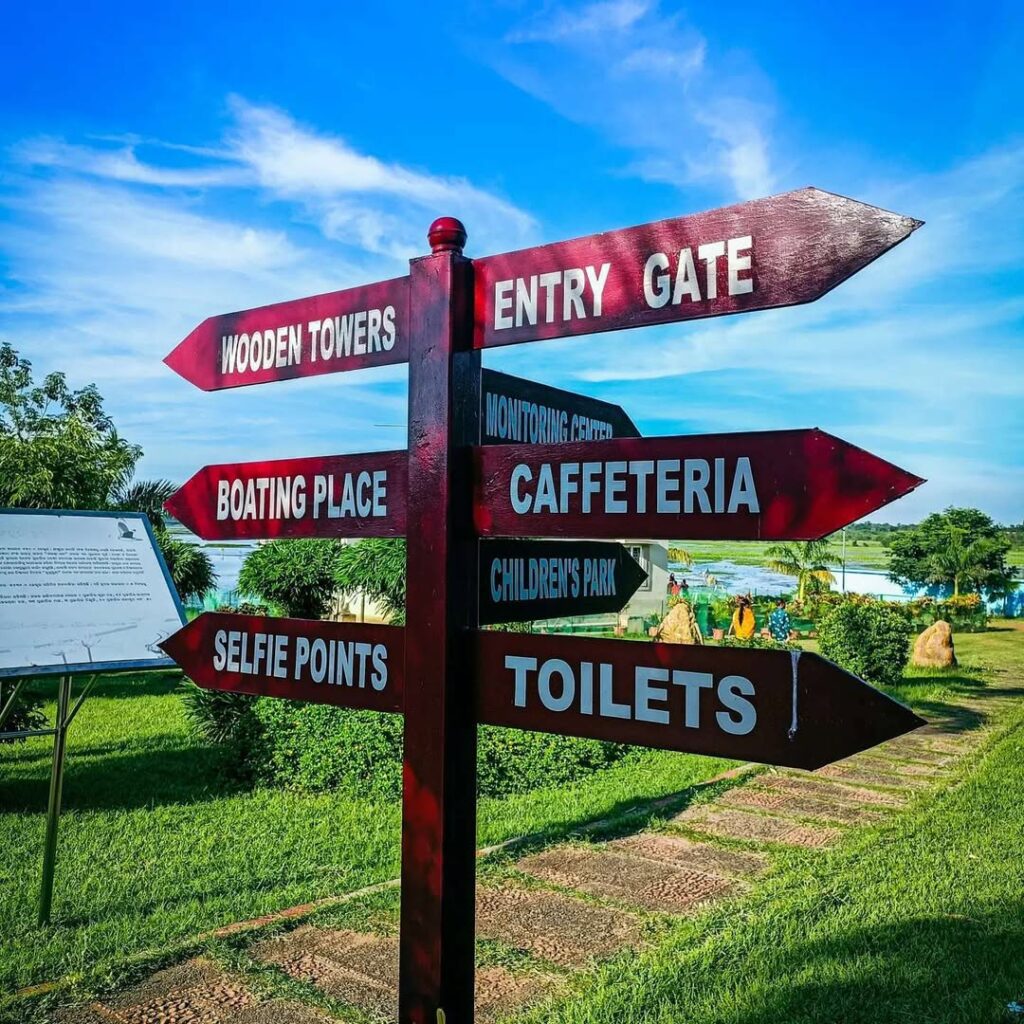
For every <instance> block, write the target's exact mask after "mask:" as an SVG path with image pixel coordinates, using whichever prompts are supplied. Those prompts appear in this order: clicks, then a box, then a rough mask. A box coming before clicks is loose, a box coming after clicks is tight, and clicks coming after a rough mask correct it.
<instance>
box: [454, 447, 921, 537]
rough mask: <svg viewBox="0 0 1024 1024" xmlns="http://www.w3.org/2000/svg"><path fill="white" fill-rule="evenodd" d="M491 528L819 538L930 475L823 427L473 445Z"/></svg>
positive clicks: (507, 533)
mask: <svg viewBox="0 0 1024 1024" xmlns="http://www.w3.org/2000/svg"><path fill="white" fill-rule="evenodd" d="M473 457H474V460H475V470H476V492H475V495H474V508H473V515H474V521H475V524H476V528H477V532H478V533H479V534H480V535H481V536H484V537H530V536H533V537H581V536H582V537H609V538H614V537H689V538H692V539H695V540H701V539H709V540H810V539H814V538H818V537H824V536H826V535H827V534H829V533H833V532H834V531H836V530H838V529H840V528H842V527H843V526H846V525H847V524H848V523H851V522H853V521H854V520H856V519H860V518H861V517H862V516H865V515H867V514H868V513H869V512H873V511H874V510H875V509H878V508H881V507H882V506H883V505H886V504H888V503H889V502H890V501H894V500H895V499H896V498H899V497H902V496H903V495H904V494H907V493H908V492H909V491H911V490H913V489H914V488H915V487H917V486H918V485H919V484H920V483H922V482H923V481H922V480H921V478H920V477H917V476H914V475H913V474H912V473H908V472H906V471H905V470H902V469H900V468H899V467H897V466H894V465H892V463H889V462H886V461H885V460H883V459H880V458H878V457H877V456H875V455H872V454H871V453H870V452H866V451H864V450H863V449H861V448H856V447H854V446H853V445H851V444H847V443H846V442H845V441H842V440H840V439H839V438H837V437H833V436H832V435H830V434H826V433H824V432H823V431H821V430H817V429H813V430H780V431H769V432H763V433H761V432H758V433H747V434H709V435H706V436H699V435H697V436H684V437H647V438H621V439H617V440H612V441H593V442H591V443H589V444H568V445H534V446H528V445H515V446H512V445H508V446H483V447H478V448H475V449H474V452H473Z"/></svg>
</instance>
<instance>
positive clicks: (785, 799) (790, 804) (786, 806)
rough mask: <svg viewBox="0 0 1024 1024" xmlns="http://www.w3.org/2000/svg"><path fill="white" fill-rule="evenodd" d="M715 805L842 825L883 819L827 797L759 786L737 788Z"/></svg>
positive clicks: (876, 813) (878, 812) (863, 808)
mask: <svg viewBox="0 0 1024 1024" xmlns="http://www.w3.org/2000/svg"><path fill="white" fill-rule="evenodd" d="M718 802H719V803H720V804H722V805H724V806H726V807H745V808H754V809H755V810H761V811H773V812H775V813H776V814H781V815H783V816H785V817H791V818H816V819H818V820H819V821H830V822H835V823H838V824H842V825H855V824H867V823H869V822H872V821H878V820H879V818H881V817H882V813H881V812H880V811H877V810H875V811H873V810H869V809H868V808H865V807H856V806H851V805H850V804H848V803H843V802H841V801H840V800H833V799H831V798H830V797H828V796H810V795H808V794H801V793H784V792H780V791H779V790H777V789H769V788H762V787H761V786H737V787H736V788H735V789H730V790H729V791H728V792H726V793H723V794H722V796H721V797H719V800H718Z"/></svg>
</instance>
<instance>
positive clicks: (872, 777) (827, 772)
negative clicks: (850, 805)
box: [815, 762, 935, 789]
mask: <svg viewBox="0 0 1024 1024" xmlns="http://www.w3.org/2000/svg"><path fill="white" fill-rule="evenodd" d="M815 774H816V775H817V776H818V777H819V778H824V779H841V780H842V781H843V782H854V783H858V784H860V785H865V786H887V787H888V788H889V789H924V788H925V786H927V785H928V784H929V782H932V781H935V780H932V779H929V778H927V777H925V776H923V775H897V774H896V773H895V772H890V771H881V770H877V769H871V768H866V767H860V766H857V765H850V764H846V763H845V762H840V763H839V764H829V765H826V766H825V767H824V768H819V769H818V770H817V772H815Z"/></svg>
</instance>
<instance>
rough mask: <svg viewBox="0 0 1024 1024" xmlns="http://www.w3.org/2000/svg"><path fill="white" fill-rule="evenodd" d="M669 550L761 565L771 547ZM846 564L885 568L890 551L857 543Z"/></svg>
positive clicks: (723, 543) (742, 544)
mask: <svg viewBox="0 0 1024 1024" xmlns="http://www.w3.org/2000/svg"><path fill="white" fill-rule="evenodd" d="M669 544H670V546H672V547H680V548H682V549H683V550H684V551H688V552H689V553H690V555H691V557H692V558H693V559H694V560H695V561H697V562H714V561H719V560H723V559H724V560H728V561H730V562H735V563H736V564H737V565H764V564H765V563H766V562H767V561H768V556H767V555H766V554H765V552H766V551H767V550H768V548H770V547H771V544H770V543H768V542H767V541H759V540H747V541H727V540H674V541H670V542H669ZM832 549H833V552H834V553H835V557H836V563H835V564H836V565H837V566H838V564H839V555H840V551H841V547H840V544H839V542H838V541H837V542H834V543H833V545H832ZM846 565H847V567H848V568H853V567H854V566H861V567H863V568H865V569H887V568H888V567H889V552H888V550H887V549H886V548H883V547H882V545H881V544H879V543H877V542H875V541H859V542H858V543H857V546H856V547H854V546H853V545H852V544H850V543H849V542H848V543H847V545H846Z"/></svg>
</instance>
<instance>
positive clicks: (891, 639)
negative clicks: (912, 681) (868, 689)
mask: <svg viewBox="0 0 1024 1024" xmlns="http://www.w3.org/2000/svg"><path fill="white" fill-rule="evenodd" d="M913 631H914V630H913V626H912V625H911V624H910V621H909V617H908V616H907V614H906V612H905V611H903V610H901V609H900V608H899V607H898V606H896V605H892V604H887V603H885V602H883V601H865V600H855V601H843V602H842V603H841V604H837V605H834V606H833V607H831V608H829V609H827V610H826V611H825V612H824V613H823V615H822V617H821V619H820V620H819V622H818V642H819V644H820V647H821V653H822V654H823V655H825V657H826V658H830V659H831V660H832V661H834V662H835V663H836V664H837V665H841V666H842V667H843V668H845V669H846V670H847V671H848V672H853V673H854V674H855V675H858V676H861V677H862V678H863V679H866V680H867V681H868V682H870V683H875V684H876V685H878V686H896V685H897V684H898V683H899V682H900V681H901V680H902V678H903V670H904V669H905V668H906V665H907V661H908V660H909V658H910V637H911V635H912V634H913Z"/></svg>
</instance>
